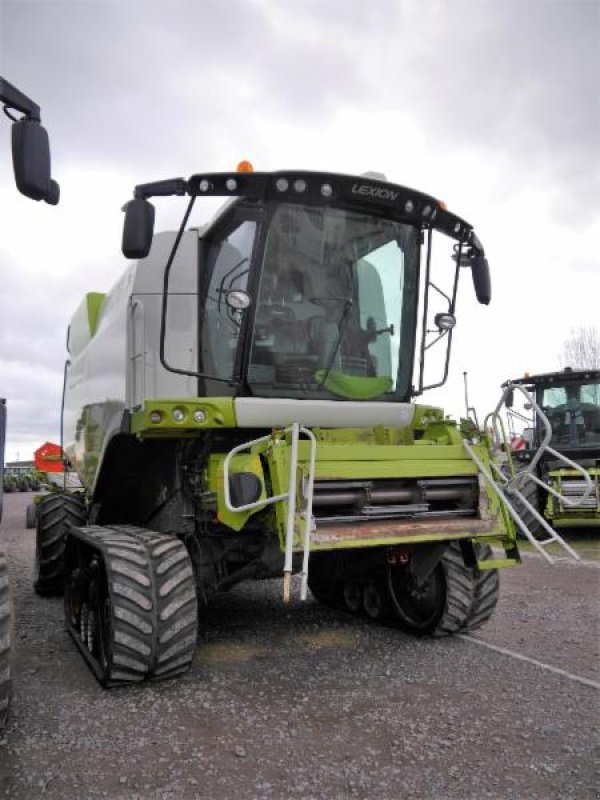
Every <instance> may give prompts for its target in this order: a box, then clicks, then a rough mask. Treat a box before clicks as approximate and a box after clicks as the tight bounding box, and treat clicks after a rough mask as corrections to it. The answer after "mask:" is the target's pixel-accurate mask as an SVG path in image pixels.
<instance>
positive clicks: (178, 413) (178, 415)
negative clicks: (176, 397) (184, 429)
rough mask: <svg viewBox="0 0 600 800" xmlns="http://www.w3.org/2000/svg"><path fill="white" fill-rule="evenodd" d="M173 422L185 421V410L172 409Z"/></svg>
mask: <svg viewBox="0 0 600 800" xmlns="http://www.w3.org/2000/svg"><path fill="white" fill-rule="evenodd" d="M171 417H172V418H173V422H183V420H184V419H185V410H184V409H183V408H174V409H173V411H172V412H171Z"/></svg>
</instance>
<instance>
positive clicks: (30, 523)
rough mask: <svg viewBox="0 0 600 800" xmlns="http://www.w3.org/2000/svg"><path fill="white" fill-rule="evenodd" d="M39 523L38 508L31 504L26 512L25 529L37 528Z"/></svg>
mask: <svg viewBox="0 0 600 800" xmlns="http://www.w3.org/2000/svg"><path fill="white" fill-rule="evenodd" d="M36 522H37V506H36V504H35V503H29V504H28V506H27V510H26V511H25V527H26V528H35V523H36Z"/></svg>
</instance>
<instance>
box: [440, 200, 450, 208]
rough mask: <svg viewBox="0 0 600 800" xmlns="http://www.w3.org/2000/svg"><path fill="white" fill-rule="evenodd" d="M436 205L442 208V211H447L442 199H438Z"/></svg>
mask: <svg viewBox="0 0 600 800" xmlns="http://www.w3.org/2000/svg"><path fill="white" fill-rule="evenodd" d="M438 206H439V207H440V208H441V209H442V211H448V206H447V205H446V203H444V201H443V200H438Z"/></svg>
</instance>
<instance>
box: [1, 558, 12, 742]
mask: <svg viewBox="0 0 600 800" xmlns="http://www.w3.org/2000/svg"><path fill="white" fill-rule="evenodd" d="M12 623H13V612H12V599H11V596H10V588H9V585H8V566H7V563H6V556H5V555H4V553H0V730H2V728H3V727H4V725H5V724H6V720H7V718H8V710H9V707H10V700H11V697H12V676H11V667H12V664H11V653H12V641H13V631H12Z"/></svg>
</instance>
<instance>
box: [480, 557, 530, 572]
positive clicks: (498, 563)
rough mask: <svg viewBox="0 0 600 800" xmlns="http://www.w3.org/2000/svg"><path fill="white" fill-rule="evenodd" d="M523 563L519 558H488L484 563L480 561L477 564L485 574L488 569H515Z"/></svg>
mask: <svg viewBox="0 0 600 800" xmlns="http://www.w3.org/2000/svg"><path fill="white" fill-rule="evenodd" d="M520 563H521V561H520V559H518V558H488V559H486V560H484V561H480V562H479V563H478V564H477V567H478V568H479V570H480V571H481V572H485V571H486V570H488V569H503V568H504V567H514V566H515V564H520Z"/></svg>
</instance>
